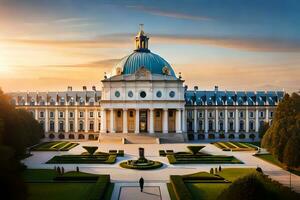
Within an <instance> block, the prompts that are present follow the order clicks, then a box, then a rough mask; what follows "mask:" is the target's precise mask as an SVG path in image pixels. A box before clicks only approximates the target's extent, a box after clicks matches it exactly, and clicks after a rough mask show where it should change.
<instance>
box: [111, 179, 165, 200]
mask: <svg viewBox="0 0 300 200" xmlns="http://www.w3.org/2000/svg"><path fill="white" fill-rule="evenodd" d="M111 199H112V200H170V196H169V192H168V188H167V185H166V183H152V182H148V183H145V185H144V191H143V192H141V191H140V188H139V184H138V183H137V182H135V183H133V182H122V183H115V188H114V191H113V194H112V198H111Z"/></svg>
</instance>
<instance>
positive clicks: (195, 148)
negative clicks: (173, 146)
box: [187, 146, 205, 155]
mask: <svg viewBox="0 0 300 200" xmlns="http://www.w3.org/2000/svg"><path fill="white" fill-rule="evenodd" d="M204 147H205V146H187V148H188V149H189V150H190V151H191V152H192V154H193V155H196V154H197V153H198V152H199V151H200V150H201V149H203V148H204Z"/></svg>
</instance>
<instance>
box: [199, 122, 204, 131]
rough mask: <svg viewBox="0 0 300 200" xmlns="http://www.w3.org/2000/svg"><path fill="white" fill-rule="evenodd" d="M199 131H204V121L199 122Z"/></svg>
mask: <svg viewBox="0 0 300 200" xmlns="http://www.w3.org/2000/svg"><path fill="white" fill-rule="evenodd" d="M199 130H200V131H202V130H203V121H202V120H200V121H199Z"/></svg>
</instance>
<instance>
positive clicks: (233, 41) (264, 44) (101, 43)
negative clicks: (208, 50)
mask: <svg viewBox="0 0 300 200" xmlns="http://www.w3.org/2000/svg"><path fill="white" fill-rule="evenodd" d="M133 36H134V34H130V33H121V34H111V35H103V36H99V37H96V38H92V39H89V40H50V39H45V40H37V39H2V40H1V39H0V42H1V41H3V42H10V43H16V44H23V45H37V46H48V47H60V48H128V47H131V46H132V45H133V41H132V38H133ZM151 43H153V44H168V45H170V44H171V45H200V46H201V45H208V46H216V47H221V48H229V49H237V50H242V51H251V52H300V41H297V40H296V41H293V40H288V39H269V38H240V37H236V38H235V37H218V36H215V37H214V36H201V35H167V34H153V35H151Z"/></svg>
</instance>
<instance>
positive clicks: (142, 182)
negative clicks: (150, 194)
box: [139, 177, 144, 192]
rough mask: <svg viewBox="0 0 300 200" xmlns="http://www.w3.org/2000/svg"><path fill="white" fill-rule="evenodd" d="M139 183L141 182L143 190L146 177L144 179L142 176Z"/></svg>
mask: <svg viewBox="0 0 300 200" xmlns="http://www.w3.org/2000/svg"><path fill="white" fill-rule="evenodd" d="M139 183H140V188H141V192H143V188H144V179H143V177H141V178H140V180H139Z"/></svg>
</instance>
